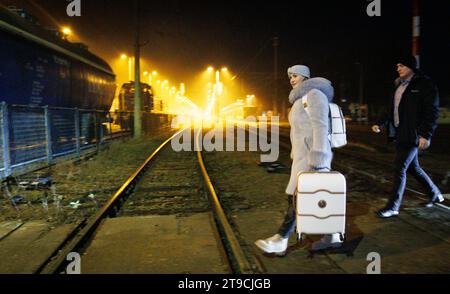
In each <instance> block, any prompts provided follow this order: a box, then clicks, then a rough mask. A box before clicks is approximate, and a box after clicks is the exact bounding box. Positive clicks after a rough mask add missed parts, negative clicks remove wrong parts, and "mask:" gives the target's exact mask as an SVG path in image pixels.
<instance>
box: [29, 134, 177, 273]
mask: <svg viewBox="0 0 450 294" xmlns="http://www.w3.org/2000/svg"><path fill="white" fill-rule="evenodd" d="M183 131H184V129H183V130H180V131H178V132H176V133H175V134H174V135H172V136H171V137H170V138H169V139H167V140H166V141H164V143H162V144H161V145H160V146H159V147H158V148H157V149H156V150H155V151H154V152H153V153H152V154H151V155H150V156H149V157H148V158H147V159H146V161H145V162H144V163H143V164H142V165H141V166H140V167H139V168H138V169H137V170H136V171H135V172H134V173H133V174H132V175H131V176H130V177H129V178H128V179H127V180H126V181H125V183H124V184H123V185H122V186H121V187H120V188H119V190H117V192H116V193H115V194H114V195H113V196H112V197H111V198H110V199H109V200H108V202H107V203H106V204H105V205H103V207H102V208H101V209H100V210H99V211H98V212H97V213H96V214H95V215H93V216H91V217H90V218H88V219H87V222H86V225H85V226H83V227H82V228H80V230H79V231H78V232H77V233H76V234H75V235H74V236H68V237H67V238H66V239H65V240H64V241H63V243H67V245H66V246H63V248H62V249H61V250H60V251H59V252H57V255H53V256H51V257H50V258H49V259H47V261H46V262H45V263H44V264H43V265H41V267H40V268H39V269H38V270H37V271H36V272H35V273H38V274H57V273H61V272H63V271H64V269H65V266H66V264H68V262H69V261H67V260H66V257H67V255H68V254H69V253H71V252H76V251H77V250H79V249H80V248H81V247H82V246H83V244H84V242H85V241H86V240H88V239H89V238H90V237H91V236H92V234H93V233H94V232H95V230H96V229H97V227H98V226H99V225H100V223H101V221H102V220H103V219H104V218H106V217H107V216H109V215H112V216H115V214H116V213H117V211H118V208H119V207H120V206H121V205H122V204H123V202H124V201H125V200H126V198H127V196H128V195H129V194H130V193H131V192H132V190H133V189H134V187H135V184H136V183H137V181H138V180H139V179H140V177H141V175H142V174H143V172H144V171H145V170H146V169H147V167H148V165H149V164H150V162H152V160H153V159H154V158H155V157H156V155H157V154H158V153H159V151H160V150H161V149H162V148H163V147H164V146H166V145H167V144H168V143H169V142H170V141H171V140H172V139H173V138H174V137H176V136H178V135H179V134H180V133H182V132H183ZM68 239H70V240H68Z"/></svg>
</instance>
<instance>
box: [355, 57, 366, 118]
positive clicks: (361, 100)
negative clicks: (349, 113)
mask: <svg viewBox="0 0 450 294" xmlns="http://www.w3.org/2000/svg"><path fill="white" fill-rule="evenodd" d="M355 64H356V65H358V70H359V107H358V121H361V120H362V106H363V103H364V68H363V64H362V62H355Z"/></svg>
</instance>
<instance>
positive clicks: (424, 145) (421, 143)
mask: <svg viewBox="0 0 450 294" xmlns="http://www.w3.org/2000/svg"><path fill="white" fill-rule="evenodd" d="M430 144H431V143H430V140H427V139H425V138H423V137H420V138H419V149H420V150H425V149H427V148H428V147H430Z"/></svg>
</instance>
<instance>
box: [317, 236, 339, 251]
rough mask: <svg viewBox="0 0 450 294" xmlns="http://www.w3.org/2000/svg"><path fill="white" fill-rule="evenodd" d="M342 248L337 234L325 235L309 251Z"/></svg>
mask: <svg viewBox="0 0 450 294" xmlns="http://www.w3.org/2000/svg"><path fill="white" fill-rule="evenodd" d="M341 246H342V241H341V238H340V236H339V234H331V235H325V236H323V238H322V239H320V240H319V241H316V242H314V243H313V244H312V246H311V250H313V251H318V250H325V249H330V248H338V247H341Z"/></svg>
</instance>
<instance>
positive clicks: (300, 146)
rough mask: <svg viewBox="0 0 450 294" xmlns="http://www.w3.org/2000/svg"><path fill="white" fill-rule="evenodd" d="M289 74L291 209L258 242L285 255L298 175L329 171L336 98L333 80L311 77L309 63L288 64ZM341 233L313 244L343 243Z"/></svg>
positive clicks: (316, 247) (319, 247) (320, 246)
mask: <svg viewBox="0 0 450 294" xmlns="http://www.w3.org/2000/svg"><path fill="white" fill-rule="evenodd" d="M288 76H289V80H290V82H291V85H292V88H293V89H292V91H291V93H290V94H289V102H290V103H291V104H292V108H291V111H290V112H289V124H290V125H291V133H290V138H291V145H292V150H291V159H292V167H291V177H290V179H289V184H288V186H287V188H286V194H287V195H288V210H287V212H286V215H285V218H284V222H283V223H282V225H281V226H280V228H279V230H278V233H277V234H275V235H274V236H272V237H270V238H267V239H264V240H258V241H256V242H255V244H256V246H258V247H259V248H260V249H261V250H263V251H265V252H267V253H276V254H279V255H284V254H285V253H286V249H287V245H288V239H289V236H290V235H291V234H292V233H293V232H294V231H295V224H296V215H295V208H294V204H293V203H294V201H293V195H294V194H295V189H296V188H297V176H298V173H300V172H305V171H329V170H330V169H331V160H332V157H333V154H332V152H331V145H330V141H329V139H328V132H329V117H328V113H329V103H330V102H331V101H332V100H333V95H334V90H333V86H332V85H331V82H330V81H329V80H327V79H324V78H312V79H310V71H309V68H308V67H307V66H305V65H294V66H292V67H290V68H288ZM304 95H308V96H307V97H308V98H307V99H308V111H309V113H306V111H305V109H304V107H303V104H302V97H303V96H304ZM341 244H342V241H341V240H340V238H339V234H333V235H326V236H324V237H323V238H322V239H321V240H320V241H317V242H315V243H314V244H313V245H312V250H322V249H327V248H332V247H339V246H341Z"/></svg>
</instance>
